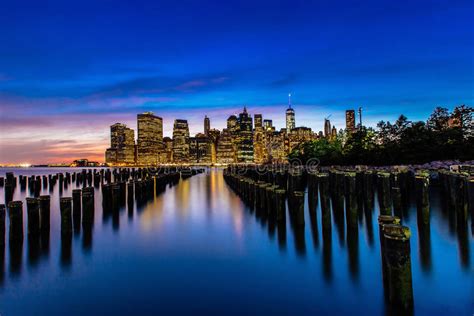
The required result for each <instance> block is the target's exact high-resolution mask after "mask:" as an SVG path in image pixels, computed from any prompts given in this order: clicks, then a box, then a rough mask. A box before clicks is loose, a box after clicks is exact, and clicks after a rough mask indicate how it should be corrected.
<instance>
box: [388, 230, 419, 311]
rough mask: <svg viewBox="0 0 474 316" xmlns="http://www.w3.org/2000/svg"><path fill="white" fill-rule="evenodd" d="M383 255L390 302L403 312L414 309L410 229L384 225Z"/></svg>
mask: <svg viewBox="0 0 474 316" xmlns="http://www.w3.org/2000/svg"><path fill="white" fill-rule="evenodd" d="M382 230H383V244H382V248H383V255H384V256H385V262H386V267H387V272H388V288H389V290H388V294H389V301H390V303H391V304H392V306H393V307H395V308H396V309H399V310H401V311H410V310H412V309H413V285H412V273H411V257H410V229H409V228H408V227H405V226H400V225H391V224H388V225H383V228H382Z"/></svg>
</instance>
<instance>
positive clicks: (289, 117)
mask: <svg viewBox="0 0 474 316" xmlns="http://www.w3.org/2000/svg"><path fill="white" fill-rule="evenodd" d="M294 128H295V110H294V109H293V108H292V107H291V93H290V94H288V109H286V132H287V133H290V132H291V130H292V129H294Z"/></svg>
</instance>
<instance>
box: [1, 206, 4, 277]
mask: <svg viewBox="0 0 474 316" xmlns="http://www.w3.org/2000/svg"><path fill="white" fill-rule="evenodd" d="M4 245H5V204H0V246H1V247H2V248H3V247H4ZM0 272H1V271H0Z"/></svg>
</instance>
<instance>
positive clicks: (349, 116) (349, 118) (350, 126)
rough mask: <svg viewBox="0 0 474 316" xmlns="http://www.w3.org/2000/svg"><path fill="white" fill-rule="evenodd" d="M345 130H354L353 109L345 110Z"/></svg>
mask: <svg viewBox="0 0 474 316" xmlns="http://www.w3.org/2000/svg"><path fill="white" fill-rule="evenodd" d="M346 130H347V131H348V132H353V131H355V130H356V122H355V111H354V110H346Z"/></svg>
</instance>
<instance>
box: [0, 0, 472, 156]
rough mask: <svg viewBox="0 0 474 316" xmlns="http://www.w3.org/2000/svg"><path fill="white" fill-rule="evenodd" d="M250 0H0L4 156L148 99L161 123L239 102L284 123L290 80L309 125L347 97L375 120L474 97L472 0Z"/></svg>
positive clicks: (100, 125)
mask: <svg viewBox="0 0 474 316" xmlns="http://www.w3.org/2000/svg"><path fill="white" fill-rule="evenodd" d="M254 2H257V1H149V2H146V1H130V2H121V1H90V2H89V1H75V2H74V3H73V2H71V1H57V2H55V1H9V3H2V4H1V10H0V30H1V32H0V34H1V36H0V122H1V125H2V126H3V127H2V128H1V133H2V142H1V146H2V148H0V151H1V152H2V153H1V154H0V162H6V161H18V160H19V159H20V158H21V159H20V160H22V161H26V160H25V159H27V157H25V158H22V157H23V156H21V157H18V155H15V156H10V155H9V154H5V152H6V151H8V152H12V150H13V151H15V150H16V151H19V150H18V148H17V147H12V146H13V144H14V143H15V144H18V142H19V141H20V140H21V139H23V140H24V139H25V138H28V139H29V140H28V141H29V142H32V143H34V144H30V145H31V146H37V145H38V144H39V143H41V144H43V145H44V144H49V145H44V146H59V145H58V144H61V142H76V143H77V144H78V145H80V146H83V147H84V151H81V152H79V153H78V154H82V153H83V154H84V155H92V152H95V151H96V150H97V148H93V147H94V146H88V145H87V144H97V143H99V142H100V143H101V144H102V145H103V146H106V142H107V141H108V139H107V134H108V126H109V125H110V124H112V123H114V122H115V121H117V120H120V121H124V122H126V123H129V124H130V125H131V126H132V127H134V126H135V122H134V121H135V115H136V113H138V112H141V111H144V110H152V111H154V112H155V113H156V114H158V115H161V116H163V117H164V119H165V134H166V133H167V132H168V133H169V131H170V130H171V126H172V120H173V119H174V118H177V117H179V118H185V119H189V121H190V123H191V132H192V133H195V132H198V131H200V130H201V129H202V118H203V116H204V114H208V115H209V116H210V117H211V122H212V125H213V127H219V128H221V127H223V126H224V124H225V118H226V117H227V116H228V115H229V114H232V113H234V112H236V111H237V110H238V109H239V108H241V107H242V106H243V105H244V104H245V105H248V107H249V110H250V112H251V113H256V112H262V113H263V115H264V116H266V117H268V118H272V119H274V121H275V122H276V124H277V127H282V125H283V120H284V117H283V115H284V109H285V106H286V105H285V103H286V95H287V93H288V92H292V93H293V95H294V97H293V101H294V106H295V109H296V120H297V125H306V126H309V127H312V128H313V129H314V130H320V129H322V121H323V118H324V117H325V116H327V115H329V114H332V117H331V118H332V121H333V122H334V123H335V124H336V126H337V127H343V126H342V125H343V118H344V112H343V111H344V110H345V109H346V108H356V107H358V106H363V107H364V111H365V118H366V123H368V124H369V125H374V124H375V123H376V122H377V121H379V120H382V119H384V120H393V119H395V118H396V117H397V116H398V115H399V114H400V113H404V114H405V115H407V116H408V117H409V118H411V119H425V118H426V117H427V116H428V115H429V113H430V112H431V111H432V109H433V108H434V107H435V106H437V105H443V106H446V107H449V108H452V107H454V106H455V105H458V104H462V103H465V104H470V105H472V103H473V102H472V101H473V92H472V91H473V90H474V60H473V56H474V27H473V26H474V25H473V22H472V21H473V18H474V4H473V3H474V2H473V1H258V3H254ZM78 128H80V129H81V130H82V131H83V133H81V135H79V137H77V135H76V134H77V129H78ZM32 134H34V137H33V136H32ZM74 135H76V136H74ZM31 137H33V138H31ZM73 137H75V138H73ZM94 139H96V141H94ZM68 146H69V145H68ZM59 147H60V146H59ZM67 148H69V147H67ZM67 148H66V149H67ZM100 150H101V149H100ZM98 154H99V153H98ZM22 155H26V154H22ZM46 155H47V153H46ZM100 155H102V153H100ZM52 157H53V156H52ZM56 158H58V157H56V156H54V159H56ZM59 158H60V157H59ZM59 158H58V159H59Z"/></svg>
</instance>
